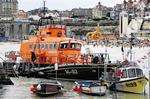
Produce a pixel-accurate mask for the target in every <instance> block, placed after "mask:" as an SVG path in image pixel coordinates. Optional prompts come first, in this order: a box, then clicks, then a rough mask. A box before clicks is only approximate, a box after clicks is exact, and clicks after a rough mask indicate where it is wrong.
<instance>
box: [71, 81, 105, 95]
mask: <svg viewBox="0 0 150 99" xmlns="http://www.w3.org/2000/svg"><path fill="white" fill-rule="evenodd" d="M73 90H74V91H76V92H78V93H84V94H88V95H98V96H103V95H105V94H106V91H107V84H106V83H105V82H104V81H101V82H96V81H76V82H75V86H74V88H73Z"/></svg>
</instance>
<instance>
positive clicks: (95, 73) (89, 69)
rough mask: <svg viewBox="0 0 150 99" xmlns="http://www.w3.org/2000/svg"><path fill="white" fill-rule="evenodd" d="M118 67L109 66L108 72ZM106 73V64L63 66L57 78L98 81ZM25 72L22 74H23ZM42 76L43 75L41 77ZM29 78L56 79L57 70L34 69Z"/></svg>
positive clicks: (60, 67) (58, 71) (51, 67)
mask: <svg viewBox="0 0 150 99" xmlns="http://www.w3.org/2000/svg"><path fill="white" fill-rule="evenodd" d="M115 66H116V65H113V64H111V65H108V66H107V72H109V71H110V70H112V68H113V67H115ZM103 72H104V64H85V65H83V64H82V65H61V66H59V68H58V70H57V78H62V79H66V80H73V81H75V80H77V79H82V80H97V79H99V78H100V77H101V76H102V75H103ZM22 73H24V72H21V74H22ZM40 74H42V75H40ZM27 76H29V77H30V76H31V77H33V76H36V77H44V78H55V77H56V70H55V69H54V66H47V67H44V68H33V69H32V71H30V72H28V73H27Z"/></svg>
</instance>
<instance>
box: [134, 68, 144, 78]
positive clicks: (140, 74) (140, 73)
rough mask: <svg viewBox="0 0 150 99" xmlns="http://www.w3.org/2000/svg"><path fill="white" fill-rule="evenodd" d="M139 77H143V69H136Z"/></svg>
mask: <svg viewBox="0 0 150 99" xmlns="http://www.w3.org/2000/svg"><path fill="white" fill-rule="evenodd" d="M136 73H137V77H141V76H143V71H142V70H141V69H136Z"/></svg>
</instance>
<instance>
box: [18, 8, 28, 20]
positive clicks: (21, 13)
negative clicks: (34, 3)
mask: <svg viewBox="0 0 150 99" xmlns="http://www.w3.org/2000/svg"><path fill="white" fill-rule="evenodd" d="M15 18H17V19H27V18H28V13H27V12H25V11H24V10H19V11H17V13H15Z"/></svg>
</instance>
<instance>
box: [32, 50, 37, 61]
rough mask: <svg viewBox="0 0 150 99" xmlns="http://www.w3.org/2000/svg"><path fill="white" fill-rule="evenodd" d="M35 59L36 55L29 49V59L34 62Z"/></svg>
mask: <svg viewBox="0 0 150 99" xmlns="http://www.w3.org/2000/svg"><path fill="white" fill-rule="evenodd" d="M35 60H36V55H35V53H34V52H33V51H31V61H32V62H35Z"/></svg>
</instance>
